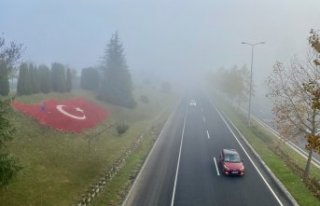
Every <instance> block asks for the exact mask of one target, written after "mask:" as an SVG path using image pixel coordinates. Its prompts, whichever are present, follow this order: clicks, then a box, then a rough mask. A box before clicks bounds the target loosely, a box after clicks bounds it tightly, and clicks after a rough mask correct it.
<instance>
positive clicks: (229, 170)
mask: <svg viewBox="0 0 320 206" xmlns="http://www.w3.org/2000/svg"><path fill="white" fill-rule="evenodd" d="M220 163H221V166H222V172H223V174H225V175H240V176H243V175H244V164H243V161H242V160H241V158H240V155H239V153H238V152H237V151H236V150H235V149H223V150H222V151H221V154H220Z"/></svg>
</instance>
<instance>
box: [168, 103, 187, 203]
mask: <svg viewBox="0 0 320 206" xmlns="http://www.w3.org/2000/svg"><path fill="white" fill-rule="evenodd" d="M187 115H188V108H187V111H186V114H185V116H184V121H183V128H182V134H181V142H180V149H179V156H178V163H177V168H176V175H175V178H174V185H173V191H172V196H171V204H170V205H171V206H174V199H175V196H176V189H177V182H178V174H179V167H180V158H181V151H182V144H183V137H184V130H185V128H186V121H187Z"/></svg>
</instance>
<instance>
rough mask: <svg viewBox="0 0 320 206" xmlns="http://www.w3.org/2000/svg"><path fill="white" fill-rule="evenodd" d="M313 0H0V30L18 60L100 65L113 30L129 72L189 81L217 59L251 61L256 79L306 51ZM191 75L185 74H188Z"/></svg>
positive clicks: (314, 21)
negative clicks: (15, 47)
mask: <svg viewBox="0 0 320 206" xmlns="http://www.w3.org/2000/svg"><path fill="white" fill-rule="evenodd" d="M319 9H320V1H319V0H305V1H300V0H282V1H279V0H268V1H255V0H242V1H236V0H233V1H232V0H226V1H217V0H202V1H196V0H175V1H172V0H170V1H169V0H162V1H152V0H136V1H132V0H109V1H105V0H91V1H89V0H87V1H85V0H68V1H64V0H54V1H42V0H28V1H23V0H20V1H18V0H2V1H1V3H0V10H1V12H0V32H2V33H3V34H2V35H3V36H4V37H5V38H6V39H7V40H14V41H16V42H19V43H23V44H24V46H25V50H24V53H23V56H22V57H23V58H22V61H31V62H34V63H36V64H41V63H45V64H48V65H49V64H51V63H52V62H54V61H57V62H61V63H64V64H67V65H68V66H70V67H71V68H75V69H79V70H80V69H82V68H84V67H89V66H95V65H99V62H100V61H101V56H102V55H103V52H104V49H105V48H106V44H107V43H108V41H109V39H110V38H111V35H112V33H114V32H115V31H117V32H119V36H120V38H121V41H122V42H123V46H124V49H125V54H126V59H127V64H128V66H129V69H130V71H131V73H132V75H133V76H134V75H139V74H141V73H144V74H153V75H155V76H164V77H166V78H169V77H170V79H179V80H183V81H184V82H190V81H191V79H194V78H195V77H201V76H202V75H203V74H204V73H205V72H207V71H212V70H214V69H217V68H219V67H221V66H223V67H226V68H228V67H231V66H233V65H235V64H237V65H239V66H241V65H243V64H247V65H248V66H249V65H250V57H251V53H250V52H251V50H250V47H248V46H246V45H242V44H241V42H243V41H246V42H251V43H254V42H260V41H265V42H266V44H265V45H259V46H257V47H256V49H255V56H254V79H255V81H256V82H259V83H257V84H258V85H259V84H261V83H260V82H263V80H265V78H266V76H267V75H268V74H269V73H270V72H271V70H272V65H273V64H274V62H275V61H276V60H280V61H283V62H286V61H289V60H290V58H291V57H292V56H293V55H298V56H302V57H303V56H304V55H305V51H306V48H307V37H308V33H309V31H310V29H311V28H319V27H320V22H319V19H320V12H319ZM186 78H189V79H186Z"/></svg>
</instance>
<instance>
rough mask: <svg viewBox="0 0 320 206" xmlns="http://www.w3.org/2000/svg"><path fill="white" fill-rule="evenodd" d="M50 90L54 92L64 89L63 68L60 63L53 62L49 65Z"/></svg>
mask: <svg viewBox="0 0 320 206" xmlns="http://www.w3.org/2000/svg"><path fill="white" fill-rule="evenodd" d="M51 83H52V90H53V91H55V92H65V91H66V75H65V68H64V66H63V65H62V64H60V63H53V64H52V67H51Z"/></svg>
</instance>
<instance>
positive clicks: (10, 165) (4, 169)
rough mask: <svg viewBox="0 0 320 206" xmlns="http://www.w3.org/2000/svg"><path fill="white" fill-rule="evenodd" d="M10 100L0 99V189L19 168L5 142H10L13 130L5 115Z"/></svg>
mask: <svg viewBox="0 0 320 206" xmlns="http://www.w3.org/2000/svg"><path fill="white" fill-rule="evenodd" d="M10 102H11V100H10V99H9V100H1V99H0V187H3V186H5V185H8V184H9V182H10V180H11V179H12V178H13V177H14V176H15V175H16V174H17V172H18V171H19V170H20V169H21V167H20V166H19V165H18V164H17V161H16V159H14V158H13V157H12V156H10V155H9V153H8V152H7V148H6V144H5V143H6V142H7V141H9V140H12V138H13V134H14V131H15V130H14V128H13V127H12V125H11V124H10V122H9V120H8V119H6V118H5V114H6V113H7V112H8V110H9V109H10Z"/></svg>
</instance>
